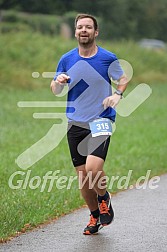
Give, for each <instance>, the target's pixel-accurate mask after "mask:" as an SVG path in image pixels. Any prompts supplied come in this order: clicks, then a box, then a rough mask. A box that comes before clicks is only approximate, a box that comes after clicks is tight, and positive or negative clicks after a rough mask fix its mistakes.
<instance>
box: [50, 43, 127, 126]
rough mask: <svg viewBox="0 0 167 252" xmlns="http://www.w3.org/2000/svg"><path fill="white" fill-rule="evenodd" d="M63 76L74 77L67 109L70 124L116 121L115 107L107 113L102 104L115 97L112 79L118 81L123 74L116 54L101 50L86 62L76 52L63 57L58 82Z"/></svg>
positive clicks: (70, 85)
mask: <svg viewBox="0 0 167 252" xmlns="http://www.w3.org/2000/svg"><path fill="white" fill-rule="evenodd" d="M114 61H115V62H114ZM113 62H114V64H112V63H113ZM113 65H114V66H113ZM61 73H65V74H67V75H68V76H70V79H69V80H68V87H69V90H68V95H67V108H66V115H67V118H68V121H75V122H90V121H93V120H94V119H98V118H101V117H105V118H109V119H110V120H112V121H113V122H114V121H115V116H116V111H115V110H114V109H113V108H111V107H108V108H107V109H105V110H104V107H103V104H102V103H103V100H104V99H105V98H106V97H108V96H111V95H112V89H111V77H112V79H113V80H118V79H119V78H120V77H121V76H122V74H123V70H122V68H121V67H120V65H119V62H118V60H117V57H116V55H115V54H113V53H112V52H109V51H107V50H105V49H103V48H102V47H99V46H98V51H97V53H96V54H95V55H94V56H92V57H90V58H84V57H81V56H80V55H79V52H78V48H75V49H73V50H71V51H69V52H67V53H66V54H64V55H63V56H62V57H61V59H60V61H59V63H58V66H57V71H56V74H55V76H54V80H56V78H57V76H58V75H59V74H61Z"/></svg>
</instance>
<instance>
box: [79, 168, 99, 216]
mask: <svg viewBox="0 0 167 252" xmlns="http://www.w3.org/2000/svg"><path fill="white" fill-rule="evenodd" d="M76 171H77V175H78V180H79V185H80V190H81V194H82V197H83V198H84V200H85V202H86V204H87V205H88V207H89V209H90V211H91V212H92V211H95V210H97V209H98V201H97V193H96V191H95V190H94V189H91V188H90V186H89V179H88V177H87V172H86V169H85V165H80V166H77V167H76Z"/></svg>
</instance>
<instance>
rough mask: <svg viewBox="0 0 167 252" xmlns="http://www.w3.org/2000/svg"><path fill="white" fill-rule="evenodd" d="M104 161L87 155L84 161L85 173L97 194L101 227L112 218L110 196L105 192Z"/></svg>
mask: <svg viewBox="0 0 167 252" xmlns="http://www.w3.org/2000/svg"><path fill="white" fill-rule="evenodd" d="M103 166H104V160H103V159H102V158H100V157H97V156H93V155H88V157H87V160H86V166H85V169H86V172H87V174H89V173H90V174H91V176H92V181H93V183H94V187H93V188H94V190H95V191H96V192H97V194H98V206H99V210H100V222H101V224H102V225H103V226H105V225H108V224H110V223H111V222H112V220H113V218H114V211H113V208H112V205H111V195H110V194H109V193H108V192H107V190H106V187H107V185H106V177H105V173H104V171H103Z"/></svg>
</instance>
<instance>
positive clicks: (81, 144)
mask: <svg viewBox="0 0 167 252" xmlns="http://www.w3.org/2000/svg"><path fill="white" fill-rule="evenodd" d="M67 140H68V144H69V149H70V154H71V159H72V162H73V165H74V167H77V166H80V165H83V164H85V163H86V158H87V156H88V155H93V156H97V157H100V158H102V159H103V160H105V158H106V155H107V151H108V147H109V143H110V136H97V137H92V135H91V131H90V129H89V125H86V124H85V125H83V124H82V126H81V124H80V125H79V126H78V125H74V124H71V123H70V124H69V125H68V131H67Z"/></svg>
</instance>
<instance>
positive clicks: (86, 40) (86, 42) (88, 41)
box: [78, 36, 95, 47]
mask: <svg viewBox="0 0 167 252" xmlns="http://www.w3.org/2000/svg"><path fill="white" fill-rule="evenodd" d="M94 41H95V38H94V37H89V36H87V37H81V36H79V37H78V43H79V45H80V46H85V47H88V46H91V45H92V44H93V43H94Z"/></svg>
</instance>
